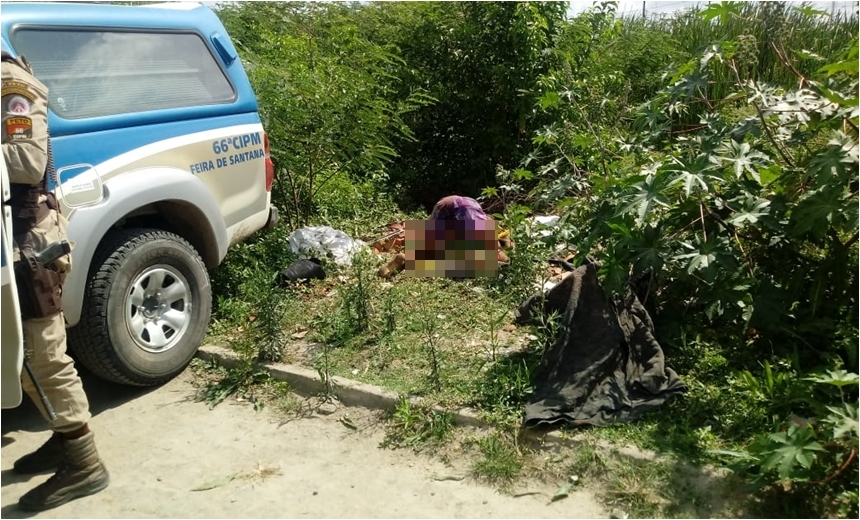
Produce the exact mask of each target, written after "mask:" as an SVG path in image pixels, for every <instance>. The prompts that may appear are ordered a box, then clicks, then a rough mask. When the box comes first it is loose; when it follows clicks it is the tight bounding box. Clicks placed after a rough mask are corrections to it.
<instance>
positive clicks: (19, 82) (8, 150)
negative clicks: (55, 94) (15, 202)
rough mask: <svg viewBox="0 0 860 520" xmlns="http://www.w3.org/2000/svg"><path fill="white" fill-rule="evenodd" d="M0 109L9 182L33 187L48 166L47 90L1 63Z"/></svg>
mask: <svg viewBox="0 0 860 520" xmlns="http://www.w3.org/2000/svg"><path fill="white" fill-rule="evenodd" d="M0 108H2V128H0V138H2V143H3V159H5V160H6V167H7V169H8V171H9V180H10V181H11V182H13V183H20V184H37V183H38V182H40V181H41V180H42V176H43V175H44V174H45V166H46V165H47V163H48V89H47V88H46V87H45V86H44V85H43V84H42V83H41V82H40V81H39V80H37V79H36V78H35V77H33V76H32V75H31V74H30V73H29V72H27V70H26V69H24V68H23V67H20V66H19V65H17V64H16V63H9V62H5V61H4V62H3V84H2V107H0Z"/></svg>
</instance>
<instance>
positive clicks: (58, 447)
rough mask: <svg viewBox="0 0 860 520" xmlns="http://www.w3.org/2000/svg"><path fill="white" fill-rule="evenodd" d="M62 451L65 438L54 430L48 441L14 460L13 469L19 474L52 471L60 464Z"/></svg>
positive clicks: (63, 450)
mask: <svg viewBox="0 0 860 520" xmlns="http://www.w3.org/2000/svg"><path fill="white" fill-rule="evenodd" d="M64 452H65V439H64V438H63V435H62V434H60V433H57V432H54V434H53V435H51V438H50V439H48V442H46V443H45V444H42V445H41V446H40V447H39V449H37V450H36V451H34V452H33V453H28V454H27V455H24V456H23V457H21V458H20V459H18V460H16V461H15V466H14V467H13V471H15V473H18V474H21V475H33V474H35V473H44V472H46V471H54V470H56V469H57V468H58V467H59V466H60V462H62V460H63V453H64Z"/></svg>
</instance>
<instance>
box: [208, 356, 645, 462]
mask: <svg viewBox="0 0 860 520" xmlns="http://www.w3.org/2000/svg"><path fill="white" fill-rule="evenodd" d="M197 357H199V358H201V359H204V360H207V361H209V360H214V361H217V362H218V363H219V364H220V365H222V366H225V367H228V368H230V367H234V366H236V365H237V364H238V363H239V361H240V358H239V355H238V354H237V353H236V352H234V351H232V350H230V349H227V348H224V347H219V346H216V345H204V346H202V347H200V349H199V350H198V352H197ZM257 366H258V367H260V368H264V369H266V370H267V371H268V372H269V374H270V375H271V376H272V377H273V378H274V379H276V380H278V381H286V382H287V383H289V385H290V387H291V388H292V390H293V391H294V392H295V393H297V394H299V395H302V396H305V397H312V396H317V395H320V394H322V393H323V391H324V388H323V383H322V381H321V380H320V376H319V374H318V373H317V372H316V371H314V370H310V369H308V368H305V367H301V366H297V365H290V364H286V363H257ZM332 382H333V383H334V394H335V396H336V397H337V399H338V400H339V401H340V402H341V403H343V404H344V405H346V406H360V407H362V408H368V409H371V410H383V411H393V410H394V409H395V408H396V407H397V404H398V403H399V402H400V399H401V398H400V396H399V395H397V394H396V393H395V392H392V391H390V390H386V389H384V388H382V387H379V386H376V385H370V384H367V383H362V382H359V381H354V380H352V379H347V378H344V377H340V376H333V377H332ZM409 402H410V403H411V404H415V405H421V404H424V400H423V399H421V398H419V397H410V398H409ZM433 409H435V410H438V411H446V412H448V413H451V414H452V416H453V422H454V424H455V425H457V426H465V427H472V428H479V429H491V428H493V426H492V425H491V424H489V423H487V422H486V421H484V420H482V419H481V418H480V413H479V412H478V411H477V410H474V409H472V408H461V409H460V410H457V411H455V412H451V411H450V410H445V409H443V408H441V407H439V406H434V407H433ZM520 432H521V434H522V435H523V436H524V437H525V438H527V439H529V440H531V441H532V442H536V443H538V444H539V445H541V446H542V447H544V448H548V449H553V448H560V447H562V446H564V447H573V448H575V447H577V446H580V445H581V444H582V442H583V435H582V434H581V433H579V432H571V431H561V430H551V431H540V430H530V429H527V428H521V430H520ZM597 445H598V446H600V447H601V448H603V449H606V450H612V451H616V452H617V453H619V454H620V455H623V456H626V457H628V458H632V459H639V460H655V459H657V458H660V456H659V455H658V454H657V453H655V452H653V451H650V450H641V449H639V448H635V447H632V446H615V445H614V444H613V443H611V442H608V441H604V440H600V441H598V442H597Z"/></svg>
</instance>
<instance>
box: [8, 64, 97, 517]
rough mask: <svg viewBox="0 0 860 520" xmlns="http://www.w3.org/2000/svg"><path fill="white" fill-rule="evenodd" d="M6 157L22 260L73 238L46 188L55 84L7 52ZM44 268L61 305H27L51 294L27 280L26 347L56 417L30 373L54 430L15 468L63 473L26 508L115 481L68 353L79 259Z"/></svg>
mask: <svg viewBox="0 0 860 520" xmlns="http://www.w3.org/2000/svg"><path fill="white" fill-rule="evenodd" d="M0 135H2V144H3V159H4V160H5V161H6V166H7V168H8V171H9V179H10V184H11V186H10V188H11V199H10V202H9V206H10V208H11V210H12V222H13V224H12V231H13V236H14V238H15V258H16V260H17V259H19V258H20V257H21V250H26V251H29V248H32V251H34V252H39V251H42V250H44V249H45V248H46V247H48V246H49V245H51V244H53V243H55V242H57V241H59V240H62V239H64V238H65V236H66V226H67V222H66V219H65V217H64V216H63V215H61V214H60V213H59V211H58V206H57V202H56V199H55V198H54V196H53V194H52V193H49V192H48V190H47V188H46V178H45V177H46V174H47V172H48V170H47V168H48V164H49V153H48V150H49V147H48V146H49V145H48V89H47V88H46V87H45V85H43V84H42V83H41V82H40V81H39V80H37V79H36V78H35V77H34V76H33V74H32V70H31V68H30V65H29V64H28V63H27V61H26V60H25V59H24V58H22V57H18V58H13V57H11V56H10V55H9V54H8V53H6V52H5V51H3V53H2V129H0ZM45 267H46V269H45V270H43V271H44V272H45V273H47V274H48V275H49V276H48V277H47V279H48V283H47V284H46V285H39V286H38V287H41V288H42V289H43V292H44V288H45V287H48V288H49V289H51V290H52V293H53V294H49V295H48V298H47V301H51V298H50V296H52V295H53V296H54V300H53V301H54V302H55V305H54V307H50V306H49V308H48V309H47V310H45V307H44V306H42V307H41V308H40V307H39V306H37V305H29V306H28V305H24V303H23V302H25V301H33V300H34V299H35V300H38V299H39V297H40V296H41V298H42V301H43V302H44V301H46V300H45V294H42V295H38V294H36V295H35V296H34V294H25V293H24V292H25V291H28V290H29V291H33V292H34V293H35V292H37V291H38V290H39V289H38V288H37V285H36V284H30V287H27V286H26V285H27V284H26V283H24V284H19V286H18V291H19V296H20V298H19V299H20V300H21V301H22V324H23V332H24V349H25V355H26V357H27V359H28V362H29V364H30V366H31V368H32V370H33V373H34V375H35V379H36V380H37V381H38V383H39V384H40V385H41V387H42V388H43V390H44V393H45V395H46V396H47V398H48V402H49V403H50V405H51V406H52V407H53V408H54V411H55V414H56V416H55V418H54V419H51V416H50V415H49V414H48V412H47V411H46V409H45V407H44V406H43V404H42V402H41V399H40V398H39V394H38V392H37V390H36V388H35V386H34V384H33V381H31V379H30V377H28V376H27V375H22V378H21V386H22V387H23V389H24V391H25V392H26V393H27V395H29V396H30V399H32V401H33V402H34V403H35V404H36V407H37V408H38V409H39V411H40V412H41V413H42V415H43V416H44V417H45V419H46V420H47V421H48V424H49V425H50V429H51V430H52V431H53V432H54V433H53V435H52V436H51V438H50V439H49V440H48V441H47V442H46V443H45V444H44V445H42V446H41V447H40V448H39V449H37V450H36V451H35V452H33V453H30V454H28V455H25V456H24V457H22V458H21V459H19V460H17V461H15V466H14V471H15V472H16V473H21V474H35V473H42V472H45V471H50V470H56V473H55V474H54V475H53V476H52V477H51V478H50V479H48V480H47V481H46V482H44V483H43V484H41V485H39V486H37V487H35V488H34V489H32V490H30V491H29V492H27V493H26V494H24V496H22V497H21V499H20V501H19V502H18V506H19V507H20V508H21V509H24V510H29V511H42V510H46V509H51V508H53V507H57V506H59V505H61V504H65V503H66V502H68V501H69V500H73V499H75V498H79V497H82V496H87V495H91V494H93V493H97V492H99V491H101V490H102V489H104V488H106V487H107V486H108V482H109V480H110V479H109V476H108V472H107V470H106V469H105V467H104V465H103V464H102V461H101V459H100V458H99V455H98V452H97V451H96V446H95V442H94V440H93V433H92V432H91V431H90V428H89V426H88V424H87V423H88V421H89V419H90V411H89V402H88V401H87V396H86V394H85V393H84V388H83V385H82V384H81V379H80V377H79V376H78V372H77V370H75V366H74V362H73V361H72V359H71V358H70V357H69V356H68V354H66V328H65V322H64V318H63V314H62V311H61V309H60V305H59V298H58V297H57V295H59V294H60V291H61V289H62V282H63V280H64V279H65V277H66V275H67V274H68V273H69V271H70V270H71V256H70V255H64V256H62V257H61V258H60V259H59V260H57V261H55V262H54V263H52V264H51V265H49V266H45Z"/></svg>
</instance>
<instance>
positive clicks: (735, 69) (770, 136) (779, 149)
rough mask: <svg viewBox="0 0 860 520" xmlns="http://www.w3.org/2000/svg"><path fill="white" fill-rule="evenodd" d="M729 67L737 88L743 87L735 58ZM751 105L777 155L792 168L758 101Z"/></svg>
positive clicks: (792, 165)
mask: <svg viewBox="0 0 860 520" xmlns="http://www.w3.org/2000/svg"><path fill="white" fill-rule="evenodd" d="M729 68H730V69H732V71H733V72H734V73H735V78H736V79H737V84H738V88H741V89H743V88H744V87H743V82H742V81H741V75H740V73H738V67H737V65H736V64H735V60H734V59H731V60H729ZM752 106H753V107H755V110H756V112H757V113H758V118H759V120H761V126H762V127H763V128H764V132H765V134H767V138H768V140H769V141H770V142H771V144H772V145H773V147H774V148H776V151H777V152H779V155H780V156H782V160H784V161H785V162H786V164H788V165H789V166H791V167H792V168H794V159H793V158H791V157H790V156H789V155H787V152H786V151H784V150H783V149H782V147H781V146H779V143H777V142H776V139H774V137H773V134H772V133H771V131H770V127H769V126H768V125H767V121H765V119H764V112H762V110H761V107H759V106H758V103H756V102H755V101H753V102H752Z"/></svg>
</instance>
